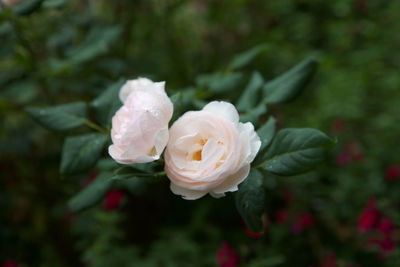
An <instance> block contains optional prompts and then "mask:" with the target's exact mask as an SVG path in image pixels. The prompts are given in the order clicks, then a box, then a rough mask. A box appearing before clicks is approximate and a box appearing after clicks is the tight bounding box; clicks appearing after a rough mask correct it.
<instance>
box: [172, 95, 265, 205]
mask: <svg viewBox="0 0 400 267" xmlns="http://www.w3.org/2000/svg"><path fill="white" fill-rule="evenodd" d="M260 146H261V141H260V138H259V137H258V135H257V133H256V132H255V130H254V126H253V125H252V124H251V123H250V122H247V123H240V122H239V114H238V112H237V110H236V108H235V107H234V106H233V105H232V104H230V103H227V102H217V101H214V102H211V103H209V104H207V105H206V106H205V107H204V108H203V109H202V110H200V111H189V112H186V113H185V114H184V115H182V117H180V118H179V119H178V120H177V121H175V123H174V124H173V125H172V127H171V129H170V139H169V141H168V145H167V148H166V150H165V171H166V173H167V176H168V178H169V179H170V180H171V191H172V192H173V193H174V194H177V195H181V196H182V197H183V198H185V199H191V200H193V199H198V198H201V197H202V196H204V195H206V194H207V193H210V195H211V196H213V197H216V198H219V197H222V196H224V195H225V194H224V193H225V192H233V191H237V190H238V184H240V183H241V182H243V181H244V179H246V177H247V176H248V174H249V171H250V163H251V162H252V161H253V160H254V158H255V156H256V154H257V152H258V150H259V149H260Z"/></svg>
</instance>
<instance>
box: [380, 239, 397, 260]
mask: <svg viewBox="0 0 400 267" xmlns="http://www.w3.org/2000/svg"><path fill="white" fill-rule="evenodd" d="M379 247H380V248H381V253H382V255H383V256H386V255H387V254H388V253H390V252H392V251H393V250H394V241H393V239H392V238H391V237H389V236H385V238H384V239H383V240H381V241H379Z"/></svg>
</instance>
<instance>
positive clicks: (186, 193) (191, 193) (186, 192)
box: [170, 182, 207, 200]
mask: <svg viewBox="0 0 400 267" xmlns="http://www.w3.org/2000/svg"><path fill="white" fill-rule="evenodd" d="M170 189H171V191H172V193H174V194H175V195H180V196H182V198H184V199H187V200H196V199H199V198H201V197H202V196H204V195H206V194H207V191H196V190H190V189H187V188H183V187H180V186H178V185H176V184H174V183H172V182H171V186H170Z"/></svg>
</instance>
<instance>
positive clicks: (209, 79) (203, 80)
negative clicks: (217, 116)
mask: <svg viewBox="0 0 400 267" xmlns="http://www.w3.org/2000/svg"><path fill="white" fill-rule="evenodd" d="M242 78H243V75H242V73H240V72H227V73H224V72H215V73H210V74H202V75H199V76H198V77H197V79H196V84H197V86H199V87H201V88H206V89H208V90H209V91H210V92H212V93H216V94H221V93H228V92H230V91H232V90H234V89H235V88H237V87H238V85H239V84H240V82H241V81H242Z"/></svg>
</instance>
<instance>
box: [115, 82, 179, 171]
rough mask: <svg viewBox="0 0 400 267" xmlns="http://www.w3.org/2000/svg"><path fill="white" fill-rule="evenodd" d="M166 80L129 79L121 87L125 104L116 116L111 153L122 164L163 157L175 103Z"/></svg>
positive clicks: (149, 160)
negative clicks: (167, 92) (168, 93)
mask: <svg viewBox="0 0 400 267" xmlns="http://www.w3.org/2000/svg"><path fill="white" fill-rule="evenodd" d="M164 86H165V82H158V83H153V82H152V81H151V80H149V79H146V78H139V79H137V80H131V81H127V82H126V83H125V85H124V86H123V87H122V88H121V90H120V99H121V101H122V102H123V103H124V104H123V106H122V107H121V108H120V109H119V110H118V111H117V112H116V113H115V115H114V117H113V118H112V128H111V139H112V142H113V144H112V145H111V146H109V148H108V153H109V154H110V156H111V157H112V158H113V159H114V160H115V161H117V162H119V163H122V164H134V163H145V162H151V161H154V160H157V159H159V158H160V155H161V153H162V152H163V150H164V148H165V146H166V145H167V142H168V122H169V121H170V120H171V117H172V113H173V105H172V102H171V101H170V100H169V98H168V96H167V94H166V93H165V89H164Z"/></svg>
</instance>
